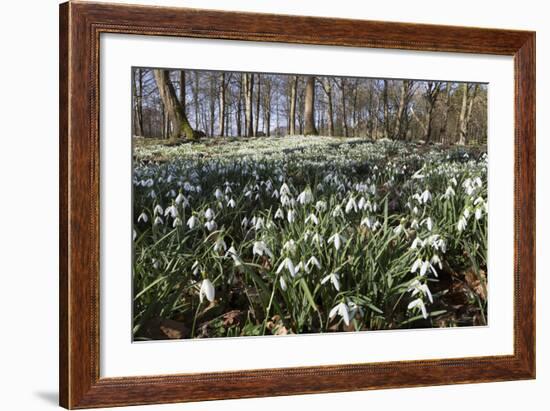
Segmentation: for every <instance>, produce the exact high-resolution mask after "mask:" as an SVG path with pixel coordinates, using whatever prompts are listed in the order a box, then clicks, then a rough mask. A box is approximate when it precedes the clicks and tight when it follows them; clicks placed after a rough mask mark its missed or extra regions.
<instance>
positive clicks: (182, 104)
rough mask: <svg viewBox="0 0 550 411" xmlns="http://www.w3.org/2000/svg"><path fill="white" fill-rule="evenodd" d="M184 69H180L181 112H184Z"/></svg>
mask: <svg viewBox="0 0 550 411" xmlns="http://www.w3.org/2000/svg"><path fill="white" fill-rule="evenodd" d="M185 92H186V89H185V70H180V104H181V107H182V109H183V113H184V114H187V113H186V107H185Z"/></svg>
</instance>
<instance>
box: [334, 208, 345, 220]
mask: <svg viewBox="0 0 550 411" xmlns="http://www.w3.org/2000/svg"><path fill="white" fill-rule="evenodd" d="M332 217H334V218H336V217H344V212H343V211H342V207H340V205H337V206H336V207H334V210H332Z"/></svg>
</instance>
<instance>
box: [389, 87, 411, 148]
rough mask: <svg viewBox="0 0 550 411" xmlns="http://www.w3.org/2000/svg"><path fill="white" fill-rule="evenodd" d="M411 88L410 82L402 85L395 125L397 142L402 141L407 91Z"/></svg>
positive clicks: (394, 130)
mask: <svg viewBox="0 0 550 411" xmlns="http://www.w3.org/2000/svg"><path fill="white" fill-rule="evenodd" d="M408 88H409V80H403V83H402V84H401V92H400V94H399V105H398V106H397V115H396V116H395V125H394V127H393V135H394V137H395V138H396V139H397V140H401V139H402V137H403V136H402V133H401V132H402V126H403V113H404V111H405V104H406V100H407V91H408Z"/></svg>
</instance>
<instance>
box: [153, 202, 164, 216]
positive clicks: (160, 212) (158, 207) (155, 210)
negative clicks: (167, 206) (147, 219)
mask: <svg viewBox="0 0 550 411" xmlns="http://www.w3.org/2000/svg"><path fill="white" fill-rule="evenodd" d="M163 213H164V210H163V209H162V207H161V206H160V204H157V205H156V206H155V208H154V210H153V214H154V215H157V214H158V215H162V214H163Z"/></svg>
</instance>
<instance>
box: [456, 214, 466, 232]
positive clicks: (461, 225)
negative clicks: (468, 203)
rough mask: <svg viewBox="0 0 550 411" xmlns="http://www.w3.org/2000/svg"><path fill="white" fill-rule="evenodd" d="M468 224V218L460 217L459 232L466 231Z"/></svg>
mask: <svg viewBox="0 0 550 411" xmlns="http://www.w3.org/2000/svg"><path fill="white" fill-rule="evenodd" d="M467 224H468V221H466V219H465V218H464V217H463V216H461V217H460V218H459V219H458V224H457V228H458V231H459V232H461V231H464V229H465V228H466V225H467Z"/></svg>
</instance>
